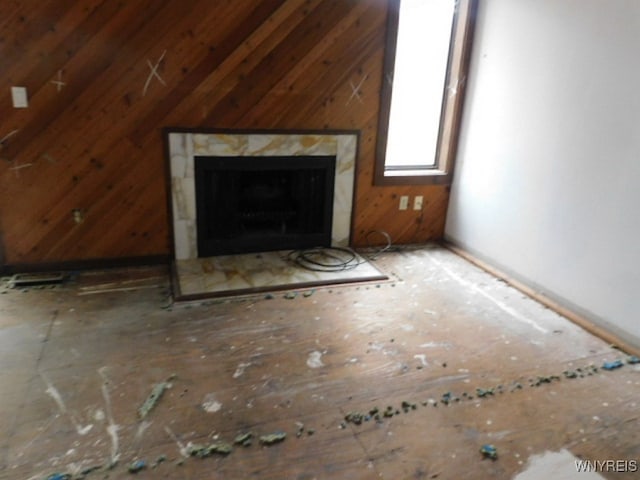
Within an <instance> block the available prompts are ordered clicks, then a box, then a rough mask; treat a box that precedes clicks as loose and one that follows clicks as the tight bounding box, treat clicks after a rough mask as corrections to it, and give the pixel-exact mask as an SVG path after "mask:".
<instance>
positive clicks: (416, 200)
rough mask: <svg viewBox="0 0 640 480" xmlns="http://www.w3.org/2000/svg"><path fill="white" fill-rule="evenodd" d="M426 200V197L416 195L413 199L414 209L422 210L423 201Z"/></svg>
mask: <svg viewBox="0 0 640 480" xmlns="http://www.w3.org/2000/svg"><path fill="white" fill-rule="evenodd" d="M423 200H424V197H423V196H422V195H416V197H415V198H414V199H413V209H414V210H422V201H423Z"/></svg>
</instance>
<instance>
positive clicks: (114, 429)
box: [98, 367, 120, 465]
mask: <svg viewBox="0 0 640 480" xmlns="http://www.w3.org/2000/svg"><path fill="white" fill-rule="evenodd" d="M106 370H107V367H101V368H99V369H98V373H99V374H100V376H101V377H102V387H101V390H102V397H103V398H104V405H105V409H106V412H107V421H108V422H109V424H108V425H107V434H108V435H109V438H111V465H115V464H116V463H117V462H118V460H119V459H120V441H119V438H118V430H120V426H119V425H116V423H115V422H114V420H113V412H112V410H111V397H110V396H109V389H108V388H107V385H108V384H109V379H108V378H107V374H106V373H105V372H106Z"/></svg>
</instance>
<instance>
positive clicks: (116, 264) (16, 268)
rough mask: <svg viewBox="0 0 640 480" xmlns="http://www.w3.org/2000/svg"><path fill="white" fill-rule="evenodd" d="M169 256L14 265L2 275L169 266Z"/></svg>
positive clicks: (3, 267)
mask: <svg viewBox="0 0 640 480" xmlns="http://www.w3.org/2000/svg"><path fill="white" fill-rule="evenodd" d="M170 261H171V257H170V256H169V255H146V256H140V257H121V258H94V259H87V260H69V261H62V262H42V263H14V264H6V265H2V267H0V274H2V275H14V274H16V273H33V272H54V271H63V272H68V271H76V270H99V269H106V268H126V267H143V266H152V265H169V263H170Z"/></svg>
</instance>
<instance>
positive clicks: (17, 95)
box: [11, 87, 29, 108]
mask: <svg viewBox="0 0 640 480" xmlns="http://www.w3.org/2000/svg"><path fill="white" fill-rule="evenodd" d="M11 98H12V99H13V108H27V107H28V106H29V100H27V88H26V87H11Z"/></svg>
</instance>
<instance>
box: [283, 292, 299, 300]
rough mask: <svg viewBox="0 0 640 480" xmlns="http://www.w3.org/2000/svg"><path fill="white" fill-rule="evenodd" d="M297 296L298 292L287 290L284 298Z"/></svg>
mask: <svg viewBox="0 0 640 480" xmlns="http://www.w3.org/2000/svg"><path fill="white" fill-rule="evenodd" d="M297 296H298V293H297V292H287V293H285V294H284V298H286V299H287V300H293V299H294V298H296V297H297Z"/></svg>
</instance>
